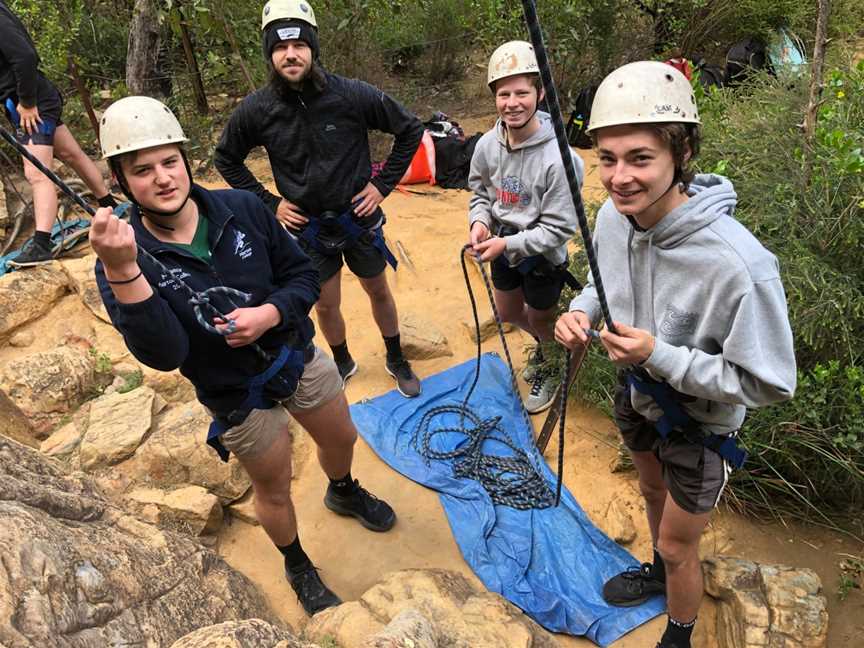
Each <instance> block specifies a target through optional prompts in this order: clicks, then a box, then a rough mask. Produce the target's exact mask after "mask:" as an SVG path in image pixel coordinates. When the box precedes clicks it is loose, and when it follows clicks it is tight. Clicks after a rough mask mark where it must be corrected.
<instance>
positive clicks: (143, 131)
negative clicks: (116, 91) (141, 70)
mask: <svg viewBox="0 0 864 648" xmlns="http://www.w3.org/2000/svg"><path fill="white" fill-rule="evenodd" d="M100 124H101V125H100V128H99V139H100V142H101V145H102V157H103V158H111V157H114V156H115V155H120V154H122V153H129V152H131V151H140V150H142V149H146V148H150V147H151V146H162V145H163V144H176V143H180V142H186V141H188V140H187V139H186V135H184V134H183V128H182V127H181V126H180V122H178V121H177V118H176V117H175V116H174V113H172V112H171V111H170V110H169V109H168V106H166V105H165V104H163V103H162V102H161V101H157V100H156V99H153V98H151V97H125V98H123V99H120V100H119V101H115V102H114V103H113V104H111V105H110V106H108V110H106V111H105V113H104V114H103V115H102V121H101V122H100Z"/></svg>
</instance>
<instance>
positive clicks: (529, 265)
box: [491, 221, 582, 290]
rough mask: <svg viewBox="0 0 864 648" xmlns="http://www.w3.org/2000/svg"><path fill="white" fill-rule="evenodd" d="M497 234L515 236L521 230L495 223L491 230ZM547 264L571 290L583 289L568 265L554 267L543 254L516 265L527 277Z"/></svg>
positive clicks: (518, 270) (525, 259) (535, 255)
mask: <svg viewBox="0 0 864 648" xmlns="http://www.w3.org/2000/svg"><path fill="white" fill-rule="evenodd" d="M491 229H492V230H494V232H495V236H501V237H504V236H513V235H514V234H517V233H518V232H519V230H518V229H517V228H515V227H514V226H513V225H507V224H505V223H499V222H497V221H496V222H495V225H493V227H492V228H491ZM544 264H546V265H547V266H551V267H552V268H553V271H554V272H555V274H556V275H557V276H559V277H560V278H561V279H562V280H563V281H564V283H565V284H566V285H567V286H569V288H570V289H571V290H580V289H581V288H582V284H581V283H579V280H578V279H577V278H576V277H574V276H573V273H572V272H570V270H568V269H567V264H566V263H563V264H561V265H560V266H557V267H556V266H552V263H551V262H550V261H549V260H548V259H547V258H546V257H545V256H543V255H542V254H534V255H531V256H529V257H525V258H524V259H522V260H520V261H519V263H517V264H516V270H517V272H519V274H520V275H522V276H523V277H524V276H527V275H529V274H531V273H532V272H533V271H534V270H536V269H537V268H539V267H540V266H542V265H544Z"/></svg>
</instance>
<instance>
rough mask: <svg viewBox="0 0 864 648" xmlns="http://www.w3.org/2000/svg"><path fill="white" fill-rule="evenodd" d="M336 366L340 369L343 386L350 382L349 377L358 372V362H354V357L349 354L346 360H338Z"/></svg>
mask: <svg viewBox="0 0 864 648" xmlns="http://www.w3.org/2000/svg"><path fill="white" fill-rule="evenodd" d="M336 368H337V369H339V375H340V376H342V387H343V388H344V387H345V385H347V384H348V379H349V378H350V377H351V376H353V375H354V374H356V373H357V369H358V367H357V363H356V362H354V358H352V357H351V356H348V359H347V360H346V361H345V362H337V363H336Z"/></svg>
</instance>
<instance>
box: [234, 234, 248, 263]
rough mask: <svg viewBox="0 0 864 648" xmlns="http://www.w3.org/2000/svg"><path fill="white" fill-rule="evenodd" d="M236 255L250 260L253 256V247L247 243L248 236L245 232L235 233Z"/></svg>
mask: <svg viewBox="0 0 864 648" xmlns="http://www.w3.org/2000/svg"><path fill="white" fill-rule="evenodd" d="M234 254H236V255H237V256H239V257H240V258H241V259H248V258H249V257H250V256H251V255H252V246H251V245H249V244H248V243H247V242H246V234H245V233H244V232H240V231H235V232H234Z"/></svg>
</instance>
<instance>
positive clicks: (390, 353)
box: [384, 333, 402, 362]
mask: <svg viewBox="0 0 864 648" xmlns="http://www.w3.org/2000/svg"><path fill="white" fill-rule="evenodd" d="M384 346H385V347H387V362H395V361H396V360H401V359H402V342H401V341H400V339H399V334H398V333H397V334H396V335H394V336H393V337H387V336H386V335H385V336H384Z"/></svg>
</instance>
